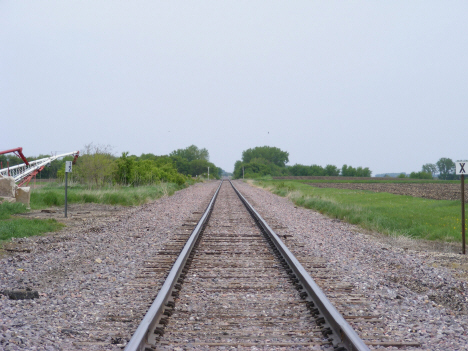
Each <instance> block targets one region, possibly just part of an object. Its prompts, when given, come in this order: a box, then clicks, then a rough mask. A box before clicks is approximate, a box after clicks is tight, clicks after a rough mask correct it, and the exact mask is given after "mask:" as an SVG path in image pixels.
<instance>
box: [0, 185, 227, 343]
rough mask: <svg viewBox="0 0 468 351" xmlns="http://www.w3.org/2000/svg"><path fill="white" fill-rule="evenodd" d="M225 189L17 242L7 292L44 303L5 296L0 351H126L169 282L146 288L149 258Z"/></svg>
mask: <svg viewBox="0 0 468 351" xmlns="http://www.w3.org/2000/svg"><path fill="white" fill-rule="evenodd" d="M217 186H218V182H209V183H205V184H196V185H194V186H191V187H189V188H187V189H183V190H181V191H178V192H176V193H175V194H174V195H173V196H171V197H166V198H162V199H159V200H156V201H154V202H152V203H149V204H146V205H143V206H139V207H135V208H129V209H123V210H121V211H119V212H118V214H117V215H115V214H114V216H112V217H108V218H98V219H88V220H87V221H84V222H83V224H81V225H79V226H74V227H69V228H65V229H64V230H62V231H61V232H60V233H58V234H51V235H47V236H42V237H30V238H25V239H16V240H14V243H13V244H16V245H17V247H18V249H17V252H15V253H14V254H3V256H2V258H1V260H0V265H1V269H0V284H1V285H0V291H11V290H26V289H28V291H29V290H30V291H37V293H38V295H39V298H35V299H20V300H12V299H10V298H9V297H8V295H7V294H2V295H0V349H1V350H77V349H82V350H100V349H102V350H121V349H122V346H123V345H124V344H125V343H126V340H128V339H129V338H130V337H131V335H132V334H133V332H134V331H135V330H136V328H137V326H138V324H139V322H140V321H141V319H142V318H143V316H144V314H145V313H146V310H147V309H148V304H149V303H150V302H151V301H152V299H154V297H155V296H156V294H157V291H158V290H159V286H160V285H161V284H162V282H156V284H155V286H153V287H152V288H151V289H148V288H147V287H144V286H141V287H140V283H141V279H138V274H139V272H141V270H142V269H143V268H144V262H145V260H148V259H152V258H153V257H154V253H155V252H157V251H158V250H160V249H161V248H162V247H163V245H164V244H165V243H166V242H168V241H170V240H171V239H172V237H173V235H174V233H176V232H177V231H180V228H181V226H182V225H183V224H184V221H186V220H187V219H188V218H190V217H192V216H193V213H198V212H200V211H204V210H205V208H206V206H207V205H208V203H209V200H210V199H211V196H212V195H213V193H214V191H215V190H216V187H217ZM9 246H10V247H11V245H9ZM9 252H12V251H9ZM13 252H14V251H13ZM158 284H159V285H158Z"/></svg>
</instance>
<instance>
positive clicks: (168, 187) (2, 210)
mask: <svg viewBox="0 0 468 351" xmlns="http://www.w3.org/2000/svg"><path fill="white" fill-rule="evenodd" d="M183 187H184V186H178V185H176V184H172V183H161V184H156V185H152V186H141V187H120V186H114V187H107V188H99V189H89V188H88V187H84V186H80V185H73V186H69V187H68V191H67V193H68V203H69V204H73V203H91V202H92V203H98V204H109V205H122V206H136V205H141V204H144V203H146V202H148V201H150V200H154V199H157V198H160V197H162V196H164V195H166V196H169V195H172V194H173V193H174V192H175V191H177V190H179V189H182V188H183ZM64 205H65V189H64V186H63V184H56V183H51V184H48V185H46V186H44V187H42V188H38V189H32V192H31V208H32V209H35V210H37V209H43V208H47V207H51V206H60V207H61V206H64ZM27 211H28V210H27V209H26V207H25V206H24V205H23V204H19V203H13V204H10V203H2V204H0V242H1V241H5V240H9V239H11V238H23V237H27V236H32V235H41V234H44V233H47V232H53V231H57V230H59V229H60V228H62V227H63V226H64V224H62V223H59V222H57V221H56V220H54V219H31V218H18V217H15V215H17V214H21V213H25V212H27Z"/></svg>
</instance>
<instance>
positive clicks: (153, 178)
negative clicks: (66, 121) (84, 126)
mask: <svg viewBox="0 0 468 351" xmlns="http://www.w3.org/2000/svg"><path fill="white" fill-rule="evenodd" d="M45 157H49V155H39V156H38V157H27V160H28V161H33V160H36V159H40V158H45ZM71 160H73V156H67V157H64V158H62V159H60V160H54V161H52V162H51V163H50V164H49V166H46V167H45V168H44V169H43V170H42V171H41V172H40V173H39V174H38V175H37V178H42V179H46V178H59V179H63V178H64V177H65V161H71ZM0 162H2V165H3V168H5V167H7V162H8V163H9V165H10V167H11V166H13V165H16V164H20V163H23V161H22V160H21V159H20V158H18V157H16V156H15V155H10V154H8V155H0ZM208 167H209V172H210V178H216V179H219V178H220V177H221V174H222V172H224V171H223V170H222V169H221V168H218V167H216V166H215V165H214V164H213V163H211V162H210V161H209V152H208V150H207V149H204V148H202V149H200V148H198V147H197V146H195V145H191V146H189V147H187V148H185V149H178V150H174V151H173V152H171V153H170V154H169V155H155V154H152V153H147V154H144V153H143V154H141V155H140V156H136V155H129V153H128V152H123V153H122V154H121V156H120V157H116V156H115V155H114V154H113V152H112V148H111V147H110V146H106V145H94V144H92V143H91V144H88V145H85V147H84V150H82V151H80V157H78V159H77V162H76V165H74V166H73V172H72V173H71V174H70V175H69V177H70V180H73V181H76V182H79V183H82V184H87V185H90V186H102V185H109V184H119V185H128V186H139V185H150V184H153V183H156V182H171V183H177V184H179V185H182V184H184V183H185V182H186V181H187V180H189V179H190V178H192V177H203V178H206V177H207V176H208Z"/></svg>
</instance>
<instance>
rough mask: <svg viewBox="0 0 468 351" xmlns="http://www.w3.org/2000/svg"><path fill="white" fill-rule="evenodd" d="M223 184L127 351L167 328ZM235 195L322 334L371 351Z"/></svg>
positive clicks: (339, 344)
mask: <svg viewBox="0 0 468 351" xmlns="http://www.w3.org/2000/svg"><path fill="white" fill-rule="evenodd" d="M221 184H222V182H221V183H220V185H219V187H218V189H217V190H216V192H215V194H214V196H213V198H212V199H211V201H210V204H209V205H208V207H207V209H206V211H205V213H204V214H203V216H202V218H201V219H200V221H199V222H198V224H197V225H196V227H195V229H194V230H193V232H192V234H191V236H190V238H189V239H188V241H187V243H186V244H185V246H184V248H183V249H182V251H181V253H180V255H179V257H178V258H177V260H176V262H175V263H174V265H173V267H172V269H171V271H170V272H169V275H168V277H167V279H166V281H165V283H164V285H163V286H162V288H161V290H160V291H159V293H158V295H157V297H156V299H155V300H154V302H153V304H152V305H151V307H150V309H149V310H148V312H147V314H146V315H145V317H144V318H143V320H142V322H141V324H140V325H139V327H138V328H137V330H136V332H135V334H134V335H133V336H132V338H131V340H130V341H129V343H128V344H127V346H126V348H125V350H127V351H133V350H138V351H140V350H145V349H146V348H148V347H149V348H151V347H154V346H155V344H156V343H157V341H156V334H157V333H158V329H159V331H161V329H163V328H164V325H162V324H159V323H160V321H161V319H162V317H163V315H164V310H165V309H166V308H168V306H169V307H173V303H174V302H173V300H172V298H173V296H177V293H176V290H179V289H180V286H178V285H179V284H178V281H179V282H180V280H179V278H180V277H181V274H183V270H184V267H185V265H186V263H187V261H188V260H189V257H190V255H191V253H192V250H193V248H194V247H195V245H196V243H197V241H198V240H199V236H200V234H201V232H202V231H203V228H204V227H205V225H206V223H207V221H208V219H209V217H210V215H211V211H212V209H213V206H214V203H215V201H216V198H217V196H218V193H219V190H220V188H221ZM231 186H232V187H233V189H234V191H235V192H236V194H237V195H238V197H239V198H240V200H241V201H242V203H243V204H244V205H245V207H246V208H247V210H248V211H249V213H250V214H251V215H252V217H253V218H254V219H255V221H256V223H257V224H258V226H259V227H260V228H261V230H262V231H263V233H264V234H265V236H266V238H267V240H268V241H269V242H271V244H272V247H273V250H274V251H275V252H276V253H277V254H279V255H280V257H281V259H280V261H281V262H282V264H283V266H284V267H285V268H286V270H287V271H288V273H289V274H290V275H291V276H292V277H293V278H297V280H298V281H299V283H300V284H301V286H302V288H300V289H299V292H300V295H301V296H302V298H303V299H305V300H306V301H307V305H308V306H309V308H310V310H311V313H312V314H313V315H314V317H315V319H316V320H322V322H321V323H320V324H321V328H322V333H323V335H324V336H325V337H327V338H328V339H329V340H331V342H332V343H333V345H334V347H335V350H349V351H354V350H357V351H366V350H369V348H368V347H367V345H366V344H365V343H364V342H363V341H362V340H361V339H360V338H359V336H358V335H357V334H356V332H355V331H354V330H353V329H352V327H351V326H350V325H349V324H348V323H347V322H346V320H345V319H344V318H343V317H342V316H341V314H340V313H339V312H338V311H337V310H336V308H335V307H334V306H333V305H332V304H331V303H330V301H329V300H328V299H327V297H326V296H325V294H324V293H323V292H322V290H321V289H320V288H319V287H318V285H317V284H316V283H315V281H314V280H313V279H312V278H311V277H310V275H309V274H308V273H307V271H306V270H305V269H304V267H303V266H302V265H301V264H300V263H299V261H298V260H297V259H296V258H295V257H294V255H293V254H292V253H291V252H290V251H289V249H288V248H287V247H286V246H285V245H284V243H283V242H282V241H281V239H280V238H279V237H278V235H277V234H276V233H275V232H274V231H273V230H272V229H271V228H270V226H269V225H268V224H267V223H266V222H265V220H263V218H262V217H261V216H260V214H258V212H257V211H255V209H254V208H253V207H252V206H251V205H250V204H249V202H248V201H247V200H246V199H245V198H244V197H243V196H242V194H241V193H240V192H239V191H238V190H237V189H236V188H235V187H234V185H233V184H232V182H231Z"/></svg>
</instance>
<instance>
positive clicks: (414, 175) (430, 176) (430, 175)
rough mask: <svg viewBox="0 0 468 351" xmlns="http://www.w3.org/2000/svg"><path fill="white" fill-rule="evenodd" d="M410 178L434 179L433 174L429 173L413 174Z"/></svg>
mask: <svg viewBox="0 0 468 351" xmlns="http://www.w3.org/2000/svg"><path fill="white" fill-rule="evenodd" d="M409 177H410V178H412V179H432V174H431V173H429V172H422V171H421V172H411V173H410V176H409Z"/></svg>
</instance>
